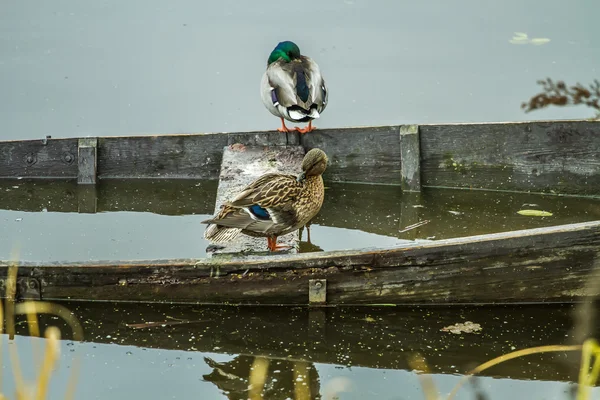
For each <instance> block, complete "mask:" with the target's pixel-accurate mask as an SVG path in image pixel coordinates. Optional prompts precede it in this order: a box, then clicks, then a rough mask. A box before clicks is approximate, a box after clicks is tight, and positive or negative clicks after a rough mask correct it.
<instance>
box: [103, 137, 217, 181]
mask: <svg viewBox="0 0 600 400" xmlns="http://www.w3.org/2000/svg"><path fill="white" fill-rule="evenodd" d="M227 140H228V139H227V134H226V133H217V134H195V135H154V136H131V137H103V138H99V139H98V177H99V178H101V179H103V178H169V179H181V178H184V179H217V178H218V176H219V168H220V166H221V153H222V151H223V147H224V146H226V145H227Z"/></svg>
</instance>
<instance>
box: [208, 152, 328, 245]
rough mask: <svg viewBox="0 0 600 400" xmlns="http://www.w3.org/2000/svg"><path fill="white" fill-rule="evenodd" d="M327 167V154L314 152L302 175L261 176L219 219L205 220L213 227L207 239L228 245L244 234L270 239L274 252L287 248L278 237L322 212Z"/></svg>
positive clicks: (231, 203) (209, 229) (269, 242)
mask: <svg viewBox="0 0 600 400" xmlns="http://www.w3.org/2000/svg"><path fill="white" fill-rule="evenodd" d="M326 168H327V155H326V154H325V153H324V152H323V151H322V150H320V149H312V150H310V151H309V152H308V153H306V155H305V156H304V160H302V173H301V174H300V175H299V176H295V175H284V174H277V173H269V174H265V175H263V176H261V177H260V178H258V179H257V180H255V181H254V182H252V183H251V184H249V185H248V186H246V187H245V188H244V189H243V190H242V191H241V192H240V193H239V194H238V195H237V196H236V197H235V198H234V199H233V200H232V201H230V202H227V203H225V204H224V205H223V206H222V207H221V210H220V211H219V213H218V214H217V215H216V216H215V217H213V218H211V219H207V220H206V221H202V223H205V224H209V225H208V227H207V228H206V231H205V232H204V237H205V238H206V239H208V240H210V241H213V242H227V241H230V240H232V239H234V238H235V237H237V236H238V235H239V234H240V233H243V234H245V235H248V236H254V237H266V238H267V246H268V248H269V250H271V251H276V250H279V249H283V248H285V246H278V245H277V237H278V236H283V235H286V234H288V233H290V232H293V231H295V230H297V229H299V228H300V227H301V226H304V225H305V224H306V223H307V222H309V221H310V220H311V219H312V218H313V217H314V216H315V215H317V213H318V212H319V210H320V209H321V206H322V205H323V198H324V197H325V188H324V186H323V177H322V174H323V172H324V171H325V169H326Z"/></svg>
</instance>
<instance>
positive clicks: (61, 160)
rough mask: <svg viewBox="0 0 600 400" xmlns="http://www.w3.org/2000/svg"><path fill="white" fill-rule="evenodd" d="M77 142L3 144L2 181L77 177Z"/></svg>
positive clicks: (0, 154) (0, 151) (0, 148)
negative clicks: (26, 178)
mask: <svg viewBox="0 0 600 400" xmlns="http://www.w3.org/2000/svg"><path fill="white" fill-rule="evenodd" d="M77 143H78V139H51V138H45V139H42V140H23V141H5V142H0V178H17V177H36V178H53V179H64V178H70V179H73V178H76V177H77V169H78V167H77Z"/></svg>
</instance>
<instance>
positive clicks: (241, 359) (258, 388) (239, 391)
mask: <svg viewBox="0 0 600 400" xmlns="http://www.w3.org/2000/svg"><path fill="white" fill-rule="evenodd" d="M204 361H205V362H206V364H207V365H208V366H209V367H211V368H212V369H213V370H212V372H211V373H209V374H205V375H203V376H202V377H203V379H204V380H205V381H207V382H212V383H214V384H215V386H217V387H218V388H219V389H220V390H221V391H222V392H223V394H225V395H226V396H227V398H228V399H230V400H246V399H251V400H255V399H269V400H278V399H281V400H284V399H295V400H309V399H311V400H312V399H320V398H321V396H320V394H319V392H320V390H321V388H320V381H319V374H318V372H317V369H316V368H315V366H314V364H313V363H310V362H305V361H289V360H281V359H273V358H267V357H254V356H247V355H239V356H236V357H235V358H233V359H232V360H231V361H226V362H221V363H220V362H217V361H215V360H213V359H211V358H209V357H204Z"/></svg>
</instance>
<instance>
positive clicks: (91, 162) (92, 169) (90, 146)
mask: <svg viewBox="0 0 600 400" xmlns="http://www.w3.org/2000/svg"><path fill="white" fill-rule="evenodd" d="M97 145H98V139H96V138H80V139H79V143H78V148H77V156H78V157H77V165H78V171H77V183H78V184H80V185H95V184H96V163H97V160H98V158H97V154H96V153H97Z"/></svg>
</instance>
